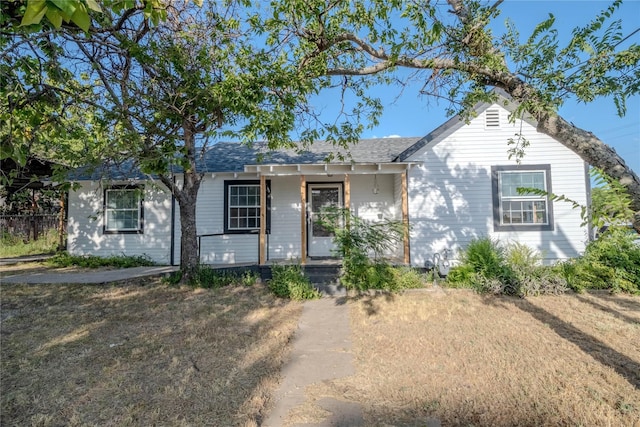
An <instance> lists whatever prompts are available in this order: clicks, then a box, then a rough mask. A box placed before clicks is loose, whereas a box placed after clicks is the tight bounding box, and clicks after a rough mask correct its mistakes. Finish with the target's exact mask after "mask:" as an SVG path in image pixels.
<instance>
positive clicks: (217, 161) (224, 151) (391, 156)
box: [201, 137, 420, 172]
mask: <svg viewBox="0 0 640 427" xmlns="http://www.w3.org/2000/svg"><path fill="white" fill-rule="evenodd" d="M418 140H420V138H419V137H412V138H376V139H363V140H360V141H358V143H356V144H353V145H350V146H349V147H348V148H346V149H345V148H342V147H336V146H334V145H333V144H331V143H330V142H326V141H316V142H314V143H313V144H311V145H310V146H309V147H307V148H306V149H305V150H303V151H299V152H298V151H296V150H294V149H281V150H276V151H269V150H268V149H267V148H266V146H265V144H254V145H253V146H252V147H248V146H246V145H243V144H240V143H235V142H221V143H218V144H215V145H213V146H212V147H211V148H210V149H209V150H208V151H207V153H206V154H205V156H204V169H201V170H203V171H204V172H239V171H242V170H244V166H245V165H256V164H298V163H304V164H309V163H323V162H325V161H326V159H328V158H329V157H331V156H332V155H333V159H332V160H331V163H350V162H351V161H353V162H356V163H382V162H393V161H394V160H395V159H396V158H397V157H398V156H399V155H400V153H402V152H403V151H405V150H406V149H408V148H409V147H410V146H412V145H413V144H415V143H416V142H417V141H418ZM341 157H342V158H341Z"/></svg>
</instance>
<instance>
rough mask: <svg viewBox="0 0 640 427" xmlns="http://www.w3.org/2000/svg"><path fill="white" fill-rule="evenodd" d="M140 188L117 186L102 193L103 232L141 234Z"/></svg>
mask: <svg viewBox="0 0 640 427" xmlns="http://www.w3.org/2000/svg"><path fill="white" fill-rule="evenodd" d="M142 225H143V210H142V187H138V186H136V187H132V186H119V187H111V188H107V189H106V190H105V191H104V232H105V233H141V232H142Z"/></svg>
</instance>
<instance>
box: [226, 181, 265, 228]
mask: <svg viewBox="0 0 640 427" xmlns="http://www.w3.org/2000/svg"><path fill="white" fill-rule="evenodd" d="M224 186H225V198H224V205H225V208H224V210H225V221H224V232H225V233H250V232H255V231H257V230H259V229H260V182H259V181H225V183H224ZM269 194H270V183H269V181H267V200H266V203H267V229H268V227H269V222H270V221H269V220H270V218H269V216H270V215H269V205H270V197H269ZM267 232H268V231H267Z"/></svg>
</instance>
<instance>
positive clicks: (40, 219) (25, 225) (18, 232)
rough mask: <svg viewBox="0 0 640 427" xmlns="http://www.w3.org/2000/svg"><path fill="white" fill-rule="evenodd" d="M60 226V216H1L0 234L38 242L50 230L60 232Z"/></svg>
mask: <svg viewBox="0 0 640 427" xmlns="http://www.w3.org/2000/svg"><path fill="white" fill-rule="evenodd" d="M60 225H61V224H60V214H40V215H0V234H1V235H5V233H6V234H9V235H10V236H12V237H15V238H21V239H22V240H26V241H28V240H31V239H33V240H38V238H39V237H40V236H42V235H44V234H46V233H48V232H49V230H57V231H58V232H59V231H60V230H59V228H60ZM63 226H64V224H63Z"/></svg>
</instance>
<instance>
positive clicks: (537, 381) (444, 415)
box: [298, 290, 640, 426]
mask: <svg viewBox="0 0 640 427" xmlns="http://www.w3.org/2000/svg"><path fill="white" fill-rule="evenodd" d="M350 309H351V324H352V329H353V344H354V349H353V351H354V354H355V361H354V364H355V366H356V372H357V373H356V375H354V376H353V377H349V378H345V379H340V380H335V381H331V382H327V383H324V384H319V385H315V386H311V387H310V388H309V389H308V390H307V394H308V396H309V399H308V402H309V403H307V404H306V405H305V407H303V408H300V410H299V411H298V416H299V419H300V420H304V419H305V418H304V414H305V413H306V414H307V415H308V418H309V419H313V418H314V416H315V415H314V414H317V413H318V410H319V408H318V406H317V405H315V404H314V403H313V402H314V401H318V400H320V399H322V398H326V397H334V398H341V399H349V400H352V401H354V402H358V403H360V404H361V405H362V406H363V407H364V411H365V416H366V420H367V424H366V425H368V426H369V425H370V426H391V425H393V426H425V425H443V426H459V425H462V426H471V425H473V426H514V425H518V426H541V425H584V426H640V298H638V297H633V296H628V295H610V294H608V293H593V294H579V295H575V294H571V295H564V296H556V297H537V298H530V299H518V298H507V297H494V296H481V295H478V294H475V293H473V292H471V291H467V290H445V291H440V292H436V293H433V292H429V293H427V292H410V293H405V294H403V295H396V296H392V295H378V296H371V297H364V298H357V299H355V300H353V301H351V307H350Z"/></svg>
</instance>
